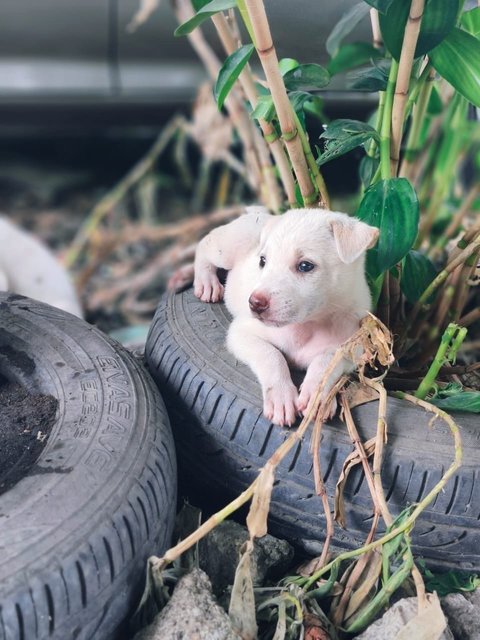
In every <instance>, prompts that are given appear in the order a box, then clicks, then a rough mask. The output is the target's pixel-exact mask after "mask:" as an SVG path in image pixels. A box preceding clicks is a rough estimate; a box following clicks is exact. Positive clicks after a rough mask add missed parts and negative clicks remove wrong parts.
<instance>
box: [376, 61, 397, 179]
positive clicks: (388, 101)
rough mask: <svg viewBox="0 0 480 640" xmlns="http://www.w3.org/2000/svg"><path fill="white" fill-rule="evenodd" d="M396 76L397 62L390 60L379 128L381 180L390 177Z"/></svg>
mask: <svg viewBox="0 0 480 640" xmlns="http://www.w3.org/2000/svg"><path fill="white" fill-rule="evenodd" d="M397 75H398V62H397V61H396V60H394V59H392V65H391V67H390V73H389V74H388V83H387V89H386V91H385V105H384V109H383V114H382V126H381V128H380V171H381V177H382V179H383V180H388V179H389V178H391V177H392V171H391V165H390V146H391V130H392V108H393V99H394V96H395V85H396V82H397Z"/></svg>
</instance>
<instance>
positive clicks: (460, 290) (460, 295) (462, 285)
mask: <svg viewBox="0 0 480 640" xmlns="http://www.w3.org/2000/svg"><path fill="white" fill-rule="evenodd" d="M478 257H479V251H478V250H477V251H475V253H472V255H471V256H470V258H469V259H468V260H467V261H466V262H465V264H464V265H463V266H462V268H461V270H460V276H459V286H458V287H457V290H456V291H455V296H454V299H453V310H452V312H451V319H452V322H458V319H459V318H460V316H461V315H462V313H463V310H464V308H465V305H466V304H467V300H468V297H469V293H470V285H469V282H470V278H471V277H472V276H473V274H474V273H475V271H476V269H477V264H478Z"/></svg>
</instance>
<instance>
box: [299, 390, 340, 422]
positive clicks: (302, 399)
mask: <svg viewBox="0 0 480 640" xmlns="http://www.w3.org/2000/svg"><path fill="white" fill-rule="evenodd" d="M317 389H318V383H308V382H304V383H303V384H302V385H301V386H300V395H299V396H298V403H297V407H298V410H299V411H300V412H301V413H302V414H303V415H304V416H305V415H307V414H308V412H309V411H310V409H311V408H312V405H313V402H314V400H315V397H316V395H317ZM327 392H328V390H324V392H323V394H322V396H323V397H325V396H326V395H327ZM336 411H337V399H336V398H333V400H332V401H331V403H330V407H329V409H328V414H327V417H328V418H333V416H334V415H335V413H336Z"/></svg>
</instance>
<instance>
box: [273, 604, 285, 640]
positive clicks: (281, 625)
mask: <svg viewBox="0 0 480 640" xmlns="http://www.w3.org/2000/svg"><path fill="white" fill-rule="evenodd" d="M286 633H287V608H286V604H285V601H283V600H282V602H280V604H279V605H278V621H277V626H276V628H275V634H274V636H273V638H272V640H285V635H286Z"/></svg>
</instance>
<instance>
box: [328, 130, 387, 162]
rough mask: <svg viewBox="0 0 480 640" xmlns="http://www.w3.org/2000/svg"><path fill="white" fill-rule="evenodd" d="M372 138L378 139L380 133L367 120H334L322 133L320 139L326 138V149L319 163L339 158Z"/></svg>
mask: <svg viewBox="0 0 480 640" xmlns="http://www.w3.org/2000/svg"><path fill="white" fill-rule="evenodd" d="M372 138H373V139H375V140H378V139H379V138H378V133H377V131H376V130H375V129H374V128H373V127H371V126H370V125H369V124H366V123H365V122H360V120H347V119H342V120H333V121H332V122H331V123H330V124H329V125H328V127H327V129H326V130H325V131H324V132H323V133H322V134H321V135H320V139H321V140H325V149H324V151H323V153H322V154H321V155H320V157H319V158H318V159H317V164H318V165H319V166H321V165H322V164H325V163H326V162H329V161H330V160H333V159H334V158H338V157H339V156H342V155H344V154H345V153H348V151H351V150H352V149H355V147H359V146H360V145H361V144H364V143H365V142H368V141H369V140H371V139H372Z"/></svg>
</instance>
